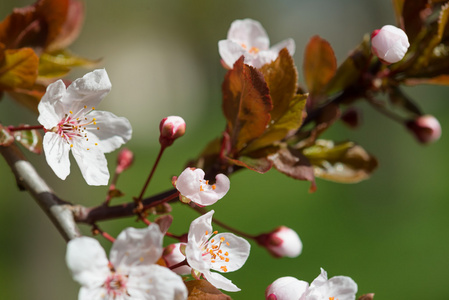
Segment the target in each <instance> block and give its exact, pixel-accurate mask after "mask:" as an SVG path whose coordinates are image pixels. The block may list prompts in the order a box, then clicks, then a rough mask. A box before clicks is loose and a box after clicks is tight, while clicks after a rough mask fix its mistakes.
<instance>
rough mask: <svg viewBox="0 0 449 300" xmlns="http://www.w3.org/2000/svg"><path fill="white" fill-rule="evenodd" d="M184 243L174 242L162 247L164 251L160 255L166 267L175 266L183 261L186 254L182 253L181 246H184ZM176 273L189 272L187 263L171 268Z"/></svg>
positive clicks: (183, 273)
mask: <svg viewBox="0 0 449 300" xmlns="http://www.w3.org/2000/svg"><path fill="white" fill-rule="evenodd" d="M185 246H186V244H184V243H176V244H171V245H168V246H167V247H165V248H164V252H163V253H162V257H163V258H164V261H165V263H166V264H167V267H169V268H170V267H172V266H175V265H177V264H179V263H181V262H183V261H185V259H186V256H185V254H183V253H182V251H181V247H184V248H185ZM172 271H173V272H175V273H176V274H178V275H185V274H190V272H191V268H190V267H189V266H188V265H183V266H180V267H177V268H174V269H173V270H172Z"/></svg>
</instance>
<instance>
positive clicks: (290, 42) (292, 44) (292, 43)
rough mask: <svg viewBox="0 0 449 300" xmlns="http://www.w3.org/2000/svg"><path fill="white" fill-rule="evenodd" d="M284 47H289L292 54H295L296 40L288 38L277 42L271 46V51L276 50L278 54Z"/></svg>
mask: <svg viewBox="0 0 449 300" xmlns="http://www.w3.org/2000/svg"><path fill="white" fill-rule="evenodd" d="M284 48H287V50H288V52H289V53H290V55H293V54H295V50H296V44H295V41H294V40H293V39H291V38H289V39H286V40H284V41H282V42H279V43H277V44H276V45H274V46H271V48H270V51H273V52H276V53H277V54H279V52H280V51H281V50H282V49H284Z"/></svg>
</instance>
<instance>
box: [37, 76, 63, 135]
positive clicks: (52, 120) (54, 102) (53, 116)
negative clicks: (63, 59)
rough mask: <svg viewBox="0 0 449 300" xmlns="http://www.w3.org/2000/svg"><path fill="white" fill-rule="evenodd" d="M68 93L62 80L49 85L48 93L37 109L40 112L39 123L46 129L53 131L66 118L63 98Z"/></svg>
mask: <svg viewBox="0 0 449 300" xmlns="http://www.w3.org/2000/svg"><path fill="white" fill-rule="evenodd" d="M65 93H66V87H65V84H64V82H62V80H58V81H56V82H54V83H52V84H49V85H48V87H47V91H46V92H45V94H44V96H42V99H41V101H40V102H39V105H38V106H37V109H38V110H39V117H38V118H37V121H38V122H39V123H40V124H41V125H43V126H44V127H45V128H46V129H52V128H53V127H54V126H56V125H57V124H58V123H59V121H61V119H62V117H63V116H64V109H63V105H62V102H61V100H62V98H63V97H64V95H65Z"/></svg>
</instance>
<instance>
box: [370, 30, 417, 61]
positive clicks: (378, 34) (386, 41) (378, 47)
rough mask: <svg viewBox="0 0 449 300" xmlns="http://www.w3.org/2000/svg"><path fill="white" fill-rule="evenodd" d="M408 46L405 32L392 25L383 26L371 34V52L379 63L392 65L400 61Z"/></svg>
mask: <svg viewBox="0 0 449 300" xmlns="http://www.w3.org/2000/svg"><path fill="white" fill-rule="evenodd" d="M409 46H410V43H409V42H408V37H407V35H406V34H405V32H404V31H403V30H402V29H400V28H397V27H395V26H393V25H385V26H384V27H382V28H381V29H377V30H374V31H373V33H372V34H371V50H372V52H373V53H374V55H376V56H377V57H378V58H379V59H380V60H381V61H383V62H385V63H388V64H392V63H395V62H398V61H400V60H401V59H402V58H403V57H404V55H405V53H407V49H408V47H409Z"/></svg>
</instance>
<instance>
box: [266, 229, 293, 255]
mask: <svg viewBox="0 0 449 300" xmlns="http://www.w3.org/2000/svg"><path fill="white" fill-rule="evenodd" d="M276 241H278V242H280V243H279V244H276V243H275V242H276ZM271 242H272V243H271V244H270V241H269V242H268V243H267V245H266V247H267V248H268V249H269V251H270V252H272V253H273V254H274V255H276V256H278V257H284V256H287V257H297V256H298V255H299V254H301V252H302V242H301V240H300V238H299V236H298V234H297V233H296V232H295V231H294V230H293V229H291V228H288V227H285V226H281V227H280V228H278V229H277V230H276V231H275V232H274V233H272V236H271Z"/></svg>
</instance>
